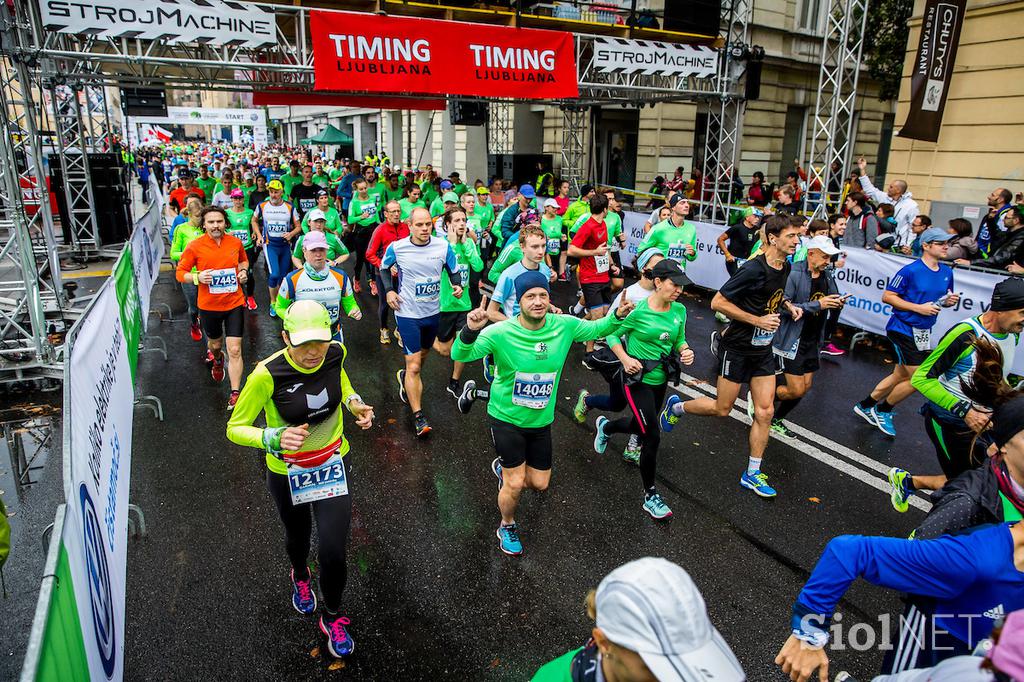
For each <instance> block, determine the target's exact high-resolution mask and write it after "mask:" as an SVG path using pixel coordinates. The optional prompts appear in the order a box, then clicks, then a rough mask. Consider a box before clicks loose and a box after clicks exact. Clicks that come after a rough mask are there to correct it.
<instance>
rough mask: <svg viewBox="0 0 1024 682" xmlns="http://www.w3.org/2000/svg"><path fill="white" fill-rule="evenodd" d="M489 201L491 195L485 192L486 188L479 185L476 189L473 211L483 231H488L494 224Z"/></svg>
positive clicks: (492, 211) (492, 210) (492, 209)
mask: <svg viewBox="0 0 1024 682" xmlns="http://www.w3.org/2000/svg"><path fill="white" fill-rule="evenodd" d="M490 199H491V193H490V192H488V191H487V188H486V187H484V186H483V185H481V186H480V187H477V188H476V208H475V209H474V211H475V213H476V216H477V217H478V218H479V219H480V224H481V225H483V227H484V229H490V228H491V226H492V225H493V224H494V207H493V206H491V202H490Z"/></svg>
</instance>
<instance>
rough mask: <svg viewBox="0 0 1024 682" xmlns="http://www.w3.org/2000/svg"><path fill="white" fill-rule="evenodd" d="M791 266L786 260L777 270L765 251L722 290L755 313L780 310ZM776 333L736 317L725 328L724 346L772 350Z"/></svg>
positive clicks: (752, 352) (741, 351) (756, 352)
mask: <svg viewBox="0 0 1024 682" xmlns="http://www.w3.org/2000/svg"><path fill="white" fill-rule="evenodd" d="M789 270H790V265H789V262H783V264H782V268H781V269H779V270H776V269H775V268H773V267H771V266H770V265H768V261H767V260H766V259H765V257H764V254H761V255H760V256H757V257H756V258H752V259H750V260H748V261H747V262H746V263H744V264H743V265H742V267H740V269H739V270H738V271H737V272H736V274H735V275H733V276H732V277H730V278H729V281H728V282H726V283H725V284H723V285H722V288H721V289H719V290H718V293H720V294H722V296H725V297H726V298H727V299H729V302H730V303H732V304H733V305H735V306H737V307H739V309H740V310H743V311H744V312H747V313H750V314H751V315H757V316H758V317H760V316H762V315H771V314H773V313H778V312H779V310H780V309H781V307H782V298H783V292H784V291H785V288H786V278H787V277H789ZM773 336H774V333H772V332H767V331H765V330H762V329H756V328H755V327H754V326H753V325H750V324H747V323H746V322H740V321H739V320H733V321H732V322H730V323H729V326H728V327H726V328H725V331H724V332H722V346H723V347H724V348H726V349H727V350H730V351H733V352H734V353H736V354H737V355H761V354H763V353H771V352H772V337H773Z"/></svg>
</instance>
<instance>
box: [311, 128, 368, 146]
mask: <svg viewBox="0 0 1024 682" xmlns="http://www.w3.org/2000/svg"><path fill="white" fill-rule="evenodd" d="M301 142H302V143H303V144H352V143H353V142H355V140H353V139H352V136H351V135H349V134H348V133H345V132H343V131H341V130H338V129H337V128H335V127H334V126H332V125H328V126H327V127H326V128H324V129H323V130H321V131H320V133H319V134H317V135H316V136H314V137H310V138H308V139H305V140H301Z"/></svg>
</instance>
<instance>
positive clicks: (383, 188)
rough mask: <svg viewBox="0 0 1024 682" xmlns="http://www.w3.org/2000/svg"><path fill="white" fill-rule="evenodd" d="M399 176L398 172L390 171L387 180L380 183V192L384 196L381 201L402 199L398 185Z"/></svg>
mask: <svg viewBox="0 0 1024 682" xmlns="http://www.w3.org/2000/svg"><path fill="white" fill-rule="evenodd" d="M399 180H400V177H399V175H398V173H392V174H391V175H389V176H388V178H387V180H386V181H384V182H382V183H380V193H381V196H382V197H384V200H383V203H385V204H386V203H388V202H389V201H400V200H401V199H402V188H401V187H399V186H398V181H399Z"/></svg>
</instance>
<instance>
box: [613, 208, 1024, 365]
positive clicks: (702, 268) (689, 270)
mask: <svg viewBox="0 0 1024 682" xmlns="http://www.w3.org/2000/svg"><path fill="white" fill-rule="evenodd" d="M649 216H650V214H649V213H636V212H627V213H626V214H625V217H624V218H623V221H622V225H623V230H624V231H625V233H626V249H625V251H624V252H623V253H622V255H621V259H622V263H623V265H629V266H631V265H632V264H633V260H634V259H635V258H636V248H637V245H639V244H640V241H641V240H642V239H643V237H644V230H643V227H644V223H645V222H646V221H647V218H648V217H649ZM694 225H696V227H697V259H696V260H695V261H693V262H691V263H687V265H686V275H687V276H688V277H689V278H690V279H691V280H693V282H694V284H697V285H698V286H701V287H704V288H706V289H711V290H714V291H717V290H718V289H719V288H721V286H722V285H723V284H725V281H726V280H727V279H729V274H728V273H727V272H726V270H725V254H724V253H722V251H721V249H719V248H718V244H717V241H718V236H719V235H720V234H722V232H723V231H725V228H724V227H723V226H721V225H711V224H709V223H700V222H695V223H694ZM846 253H847V258H846V264H845V266H844V267H841V268H837V269H836V273H835V276H836V283H837V284H838V285H839V291H841V292H842V293H847V294H851V296H850V300H849V301H847V303H846V307H845V308H843V312H842V313H841V314H840V316H839V321H840V322H842V323H843V324H846V325H850V326H851V327H855V328H857V329H863V330H866V331H869V332H873V333H875V334H883V335H884V334H885V325H886V323H887V322H888V321H889V316H890V315H891V314H892V308H891V307H890V306H888V305H886V304H884V303H882V293H883V292H884V291H885V285H886V284H887V283H888V282H889V279H890V278H891V277H892V276H893V275H895V274H896V272H897V271H898V270H899V269H900V268H902V267H903V266H904V265H907V264H908V263H910V262H911V261H910V260H909V259H908V258H903V257H900V256H894V255H891V254H886V253H878V252H877V251H867V250H865V249H848V250H847V251H846ZM1004 279H1006V276H1005V275H998V274H996V273H987V272H978V271H975V270H962V269H959V268H958V269H956V270H954V272H953V282H954V284H955V288H956V293H958V294H960V303H958V304H957V305H955V306H953V307H952V308H943V309H942V312H940V313H939V319H938V322H937V323H936V324H935V329H934V331H933V333H932V339H933V341H934V342H938V339H940V338H941V337H942V335H943V334H945V333H946V331H947V330H948V329H949V328H950V327H952V326H953V325H955V324H956V323H957V322H960V321H961V320H964V319H966V318H968V317H973V316H975V315H980V314H981V313H983V312H985V311H986V310H988V307H989V305H990V304H991V301H992V290H993V289H994V288H995V286H996V284H998V283H999V282H1001V281H1003V280H1004ZM1014 360H1015V361H1014V364H1013V371H1014V373H1015V374H1024V353H1018V354H1017V356H1016V357H1015V359H1014Z"/></svg>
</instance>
